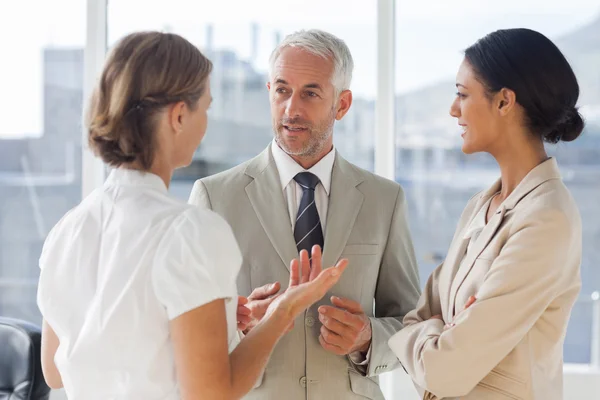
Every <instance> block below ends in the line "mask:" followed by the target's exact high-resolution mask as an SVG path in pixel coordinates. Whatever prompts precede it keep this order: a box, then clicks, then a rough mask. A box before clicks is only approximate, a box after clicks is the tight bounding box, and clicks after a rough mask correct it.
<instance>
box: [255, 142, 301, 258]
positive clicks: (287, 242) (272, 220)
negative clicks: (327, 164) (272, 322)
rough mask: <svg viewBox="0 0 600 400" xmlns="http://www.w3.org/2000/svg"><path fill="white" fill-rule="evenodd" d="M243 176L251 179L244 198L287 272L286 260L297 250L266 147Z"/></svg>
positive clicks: (276, 173)
mask: <svg viewBox="0 0 600 400" xmlns="http://www.w3.org/2000/svg"><path fill="white" fill-rule="evenodd" d="M246 174H247V175H249V176H251V177H253V178H254V180H253V181H252V182H250V183H249V184H248V186H246V194H247V195H248V199H249V200H250V203H251V204H252V207H253V208H254V212H255V213H256V216H257V217H258V220H259V221H260V224H261V225H262V227H263V229H264V230H265V232H266V234H267V236H268V238H269V240H270V241H271V244H272V245H273V248H274V249H275V251H276V252H277V254H279V257H280V258H281V261H282V262H283V264H284V265H285V267H286V268H287V269H288V270H289V268H290V265H289V264H290V261H291V260H292V259H294V258H297V257H298V249H297V248H296V243H295V242H294V236H293V232H292V225H291V223H290V215H289V211H288V209H287V203H286V201H285V198H284V196H283V190H282V189H281V183H280V181H279V173H278V172H277V167H276V165H275V162H274V161H273V156H272V155H271V147H270V146H269V147H268V148H267V149H266V150H265V151H264V152H263V153H262V154H261V155H259V156H258V157H257V158H255V159H254V160H253V161H252V162H250V164H249V165H248V167H247V169H246Z"/></svg>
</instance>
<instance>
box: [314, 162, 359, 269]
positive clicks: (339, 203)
mask: <svg viewBox="0 0 600 400" xmlns="http://www.w3.org/2000/svg"><path fill="white" fill-rule="evenodd" d="M362 181H363V178H362V177H361V176H360V175H359V174H357V173H356V171H355V170H354V168H353V167H352V165H351V164H350V163H348V161H346V160H344V159H343V158H342V157H341V156H340V155H339V154H338V153H337V152H336V155H335V162H334V164H333V171H332V176H331V192H330V194H329V206H328V211H327V225H326V227H325V244H324V252H323V267H324V268H327V267H331V266H333V265H335V264H336V263H337V261H338V260H339V258H340V256H341V255H342V252H343V251H344V247H345V246H346V242H347V241H348V237H349V236H350V232H351V231H352V227H353V226H354V222H355V221H356V217H357V216H358V212H359V211H360V207H361V206H362V203H363V199H364V195H363V194H362V193H361V192H360V190H358V188H357V186H358V185H359V184H360V183H361V182H362Z"/></svg>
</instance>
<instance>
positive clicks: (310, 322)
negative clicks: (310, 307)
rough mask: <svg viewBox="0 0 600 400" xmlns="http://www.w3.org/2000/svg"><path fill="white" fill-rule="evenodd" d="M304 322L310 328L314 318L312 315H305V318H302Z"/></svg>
mask: <svg viewBox="0 0 600 400" xmlns="http://www.w3.org/2000/svg"><path fill="white" fill-rule="evenodd" d="M304 323H305V324H306V326H308V327H309V328H311V327H312V326H313V325H314V324H315V319H314V318H313V317H306V320H304Z"/></svg>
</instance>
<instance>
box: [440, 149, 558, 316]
mask: <svg viewBox="0 0 600 400" xmlns="http://www.w3.org/2000/svg"><path fill="white" fill-rule="evenodd" d="M551 179H560V172H559V170H558V165H557V163H556V160H555V159H554V158H550V159H548V160H546V161H544V162H542V163H541V164H539V165H538V166H536V167H535V168H534V169H532V170H531V171H530V172H529V174H527V176H525V177H524V178H523V180H522V181H521V182H520V183H519V185H517V187H516V188H515V190H514V191H513V192H512V193H511V194H510V195H509V196H508V198H507V199H506V200H504V202H502V204H501V205H500V207H499V208H498V210H497V211H496V213H495V214H494V216H493V217H492V218H491V219H490V220H489V221H488V223H487V224H486V225H485V227H484V228H483V230H482V231H481V233H480V235H479V237H478V238H477V239H476V240H475V242H474V243H473V246H472V247H471V251H470V252H469V253H468V254H466V255H465V256H464V259H463V257H462V256H463V255H464V250H462V252H457V253H456V254H457V257H456V258H455V259H454V268H453V269H452V274H453V275H452V276H454V271H456V276H454V278H452V276H451V277H450V279H452V281H451V282H452V285H451V287H450V298H449V302H448V308H447V310H449V314H448V315H449V316H450V318H452V317H453V316H454V312H455V310H454V302H455V301H456V294H457V292H458V290H459V289H460V287H461V285H462V283H463V282H464V280H465V278H466V277H467V275H468V274H469V272H470V271H471V269H472V268H473V264H475V260H476V259H477V257H479V255H480V254H481V252H482V251H483V250H484V249H485V248H486V247H487V245H488V244H489V243H490V241H491V240H492V238H493V237H494V235H495V234H496V232H497V231H498V228H499V227H500V225H501V224H502V221H503V219H504V216H505V215H506V213H507V212H508V211H510V210H512V209H513V208H514V207H516V205H517V204H518V203H519V202H520V201H521V199H523V198H524V197H525V196H527V195H528V194H529V193H530V192H531V191H533V190H534V189H535V188H537V187H538V186H539V185H541V184H543V183H544V182H546V181H548V180H551ZM500 189H501V181H500V180H498V181H497V182H496V183H495V184H494V185H493V186H492V187H491V188H490V189H488V190H487V191H486V192H485V193H484V194H483V195H482V196H481V197H480V199H479V201H478V202H477V205H476V206H475V210H474V212H473V214H472V215H471V217H470V218H469V220H468V221H467V223H466V224H465V225H464V227H463V229H462V232H461V235H462V234H464V229H465V228H466V227H468V226H469V224H470V222H471V221H472V220H473V218H474V216H475V215H477V213H478V212H479V210H480V209H481V207H483V205H484V204H485V203H486V202H487V200H489V199H490V197H491V196H493V194H494V193H496V192H498V191H499V190H500ZM462 245H463V246H465V247H464V248H466V246H467V245H468V240H467V241H463V243H462Z"/></svg>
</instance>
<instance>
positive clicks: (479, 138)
mask: <svg viewBox="0 0 600 400" xmlns="http://www.w3.org/2000/svg"><path fill="white" fill-rule="evenodd" d="M456 86H457V88H458V93H457V95H456V99H455V100H454V102H453V104H452V107H451V109H450V114H451V115H452V116H453V117H455V118H456V119H457V120H458V124H459V125H460V126H461V127H462V129H463V133H462V137H463V139H464V143H463V146H462V150H463V152H465V153H467V154H471V153H475V152H482V151H485V152H487V153H490V154H491V155H492V156H493V157H494V158H495V159H496V161H497V162H498V164H499V166H500V171H501V178H500V179H499V180H498V181H497V182H496V183H494V184H493V185H492V187H491V188H489V189H488V190H486V191H483V192H481V193H478V194H476V195H475V196H474V197H473V198H471V200H470V201H469V202H468V204H467V207H466V208H465V210H464V212H463V214H462V216H461V218H460V221H459V223H458V227H457V230H456V233H455V235H454V239H453V240H452V244H451V245H450V248H449V250H448V253H447V256H446V259H445V261H444V262H443V263H442V264H441V265H440V266H439V267H438V268H437V269H436V270H435V271H434V272H433V274H432V275H431V277H430V278H429V280H428V282H427V285H426V286H425V289H424V292H423V294H422V296H421V298H420V301H419V303H418V305H417V308H416V310H414V311H412V312H410V313H409V314H408V315H407V316H406V317H405V319H404V324H405V328H404V329H402V330H401V331H400V332H398V333H397V334H395V335H394V336H393V337H392V338H391V339H390V340H389V345H390V347H391V348H392V350H393V351H394V353H395V354H396V355H397V357H398V359H399V360H400V361H401V363H402V365H403V366H404V368H405V369H406V371H407V372H408V374H410V376H411V377H412V379H413V380H414V382H415V383H416V385H417V386H418V387H421V388H423V389H424V391H425V394H424V398H425V399H441V398H460V399H469V400H471V399H477V400H480V399H485V400H488V399H489V400H493V399H535V400H552V399H561V398H562V365H563V358H562V351H563V341H564V337H565V332H566V329H567V323H568V320H569V316H570V313H571V309H572V307H573V304H574V303H575V300H576V298H577V295H578V293H579V290H580V286H581V280H580V271H579V268H580V261H581V220H580V216H579V212H578V209H577V206H576V205H575V202H574V200H573V198H572V196H571V194H570V193H569V191H568V190H567V188H566V187H565V185H564V184H563V182H562V180H561V177H560V173H559V171H558V167H557V163H556V161H555V160H554V159H553V158H549V157H548V155H547V154H546V151H545V149H544V142H550V143H557V142H559V141H572V140H574V139H576V138H577V137H578V136H579V135H580V133H581V132H582V130H583V127H584V123H583V120H582V118H581V116H580V114H579V112H578V111H577V108H576V104H577V100H578V97H579V86H578V84H577V79H576V77H575V75H574V73H573V71H572V69H571V67H570V66H569V63H568V62H567V60H566V59H565V57H564V56H563V55H562V54H561V52H560V51H559V49H558V48H557V47H556V46H555V45H554V44H553V43H552V42H551V41H550V40H548V39H547V38H546V37H545V36H543V35H541V34H539V33H537V32H534V31H531V30H527V29H509V30H501V31H497V32H494V33H491V34H489V35H488V36H486V37H484V38H483V39H481V40H479V41H478V42H477V43H475V44H474V45H473V46H471V47H470V48H468V49H467V50H466V52H465V59H464V61H463V63H462V65H461V66H460V69H459V71H458V74H457V83H456Z"/></svg>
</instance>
